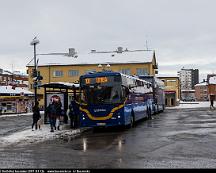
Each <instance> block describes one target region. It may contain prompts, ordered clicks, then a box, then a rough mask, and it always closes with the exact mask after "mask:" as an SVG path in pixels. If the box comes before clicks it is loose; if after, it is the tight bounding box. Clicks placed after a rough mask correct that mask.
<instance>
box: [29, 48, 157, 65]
mask: <svg viewBox="0 0 216 173" xmlns="http://www.w3.org/2000/svg"><path fill="white" fill-rule="evenodd" d="M153 54H154V52H153V51H137V52H122V53H116V52H113V53H86V54H78V57H77V58H74V57H68V56H64V55H37V58H39V62H38V66H46V65H80V64H81V65H84V64H118V63H121V64H122V63H148V62H152V59H153ZM33 65H34V62H33V61H31V62H29V63H28V64H27V66H33Z"/></svg>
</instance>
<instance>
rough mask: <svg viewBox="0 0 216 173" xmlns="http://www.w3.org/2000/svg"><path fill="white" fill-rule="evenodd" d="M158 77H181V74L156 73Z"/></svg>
mask: <svg viewBox="0 0 216 173" xmlns="http://www.w3.org/2000/svg"><path fill="white" fill-rule="evenodd" d="M155 76H156V77H161V78H163V77H164V78H168V77H174V78H179V76H177V75H174V74H156V75H155Z"/></svg>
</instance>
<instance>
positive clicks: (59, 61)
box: [27, 47, 158, 105]
mask: <svg viewBox="0 0 216 173" xmlns="http://www.w3.org/2000/svg"><path fill="white" fill-rule="evenodd" d="M72 50H73V51H74V52H72V56H64V55H56V54H50V55H37V58H38V59H39V63H38V71H39V72H40V75H42V76H43V80H42V84H45V83H50V82H74V83H76V82H79V77H80V75H83V74H86V73H88V72H90V71H101V70H102V69H106V70H112V71H118V72H121V73H124V74H128V75H146V74H149V75H155V74H156V73H157V68H158V67H157V62H156V57H155V52H154V51H150V50H135V51H129V50H127V49H126V50H123V49H122V48H121V47H119V48H118V49H117V51H113V52H97V51H95V50H92V51H91V52H90V53H86V54H77V53H76V52H75V50H74V49H72ZM27 68H28V70H27V71H28V74H29V89H30V90H31V91H32V92H34V88H33V77H32V70H33V68H34V64H33V62H30V63H29V64H27ZM43 94H44V89H43V88H39V89H38V95H39V99H40V105H44V102H43Z"/></svg>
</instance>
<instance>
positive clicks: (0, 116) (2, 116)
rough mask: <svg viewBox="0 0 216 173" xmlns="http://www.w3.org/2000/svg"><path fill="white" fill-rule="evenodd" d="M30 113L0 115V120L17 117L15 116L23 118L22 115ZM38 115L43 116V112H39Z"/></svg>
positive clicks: (30, 113)
mask: <svg viewBox="0 0 216 173" xmlns="http://www.w3.org/2000/svg"><path fill="white" fill-rule="evenodd" d="M32 114H33V113H32V112H29V113H20V114H5V115H0V118H4V117H17V116H23V115H32ZM40 114H41V115H43V114H44V111H40Z"/></svg>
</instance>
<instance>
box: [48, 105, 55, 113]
mask: <svg viewBox="0 0 216 173" xmlns="http://www.w3.org/2000/svg"><path fill="white" fill-rule="evenodd" d="M49 113H50V114H56V108H55V105H53V104H51V105H49Z"/></svg>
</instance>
